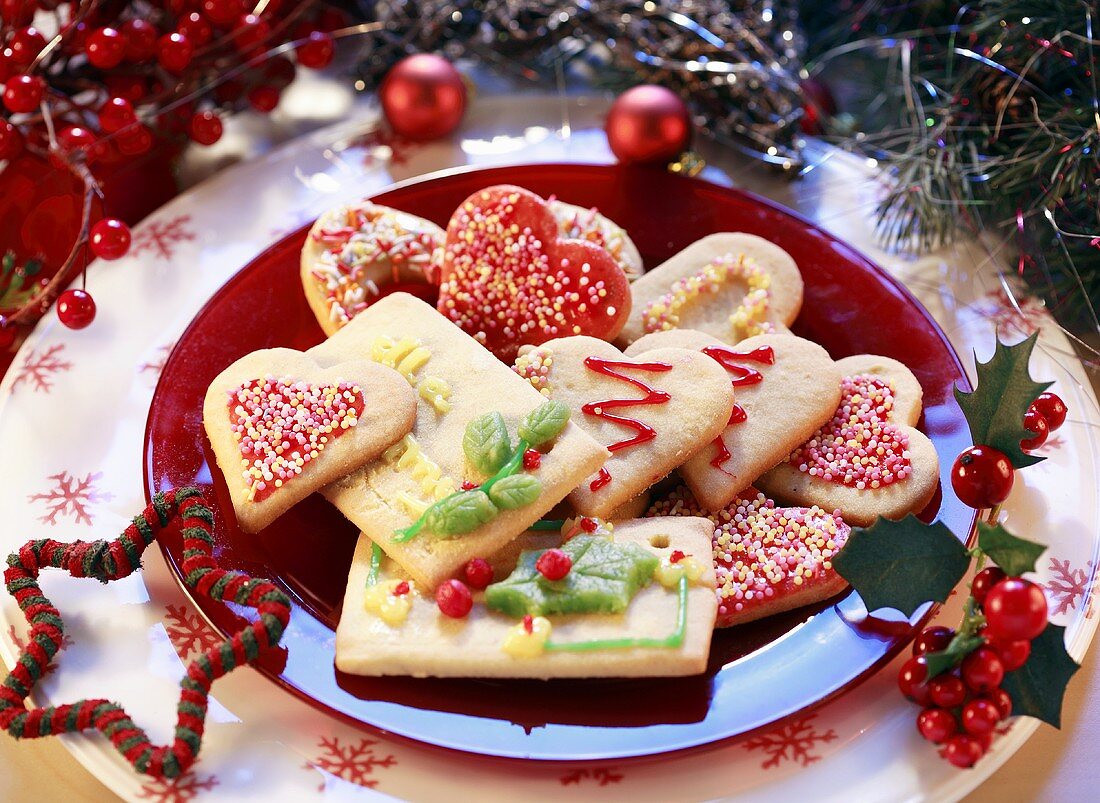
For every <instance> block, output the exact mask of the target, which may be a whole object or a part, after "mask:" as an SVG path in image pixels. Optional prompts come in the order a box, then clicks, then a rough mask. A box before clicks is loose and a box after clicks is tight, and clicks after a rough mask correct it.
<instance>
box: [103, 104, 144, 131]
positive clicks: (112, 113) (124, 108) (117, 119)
mask: <svg viewBox="0 0 1100 803" xmlns="http://www.w3.org/2000/svg"><path fill="white" fill-rule="evenodd" d="M135 119H137V118H136V116H135V115H134V104H132V103H131V102H130V101H129V100H127V99H126V98H118V97H116V98H108V99H107V101H106V102H105V103H104V104H103V105H102V106H100V107H99V127H100V129H102V131H103V133H105V134H113V133H115V132H116V131H121V130H122V129H123V128H125V127H126V126H128V125H130V123H132V122H134V120H135Z"/></svg>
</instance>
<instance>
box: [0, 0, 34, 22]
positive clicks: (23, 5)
mask: <svg viewBox="0 0 1100 803" xmlns="http://www.w3.org/2000/svg"><path fill="white" fill-rule="evenodd" d="M35 5H36V4H35V0H0V18H2V19H3V20H4V22H6V23H8V24H9V25H11V26H13V27H16V28H21V27H23V26H24V25H30V24H31V20H33V19H34V11H35Z"/></svg>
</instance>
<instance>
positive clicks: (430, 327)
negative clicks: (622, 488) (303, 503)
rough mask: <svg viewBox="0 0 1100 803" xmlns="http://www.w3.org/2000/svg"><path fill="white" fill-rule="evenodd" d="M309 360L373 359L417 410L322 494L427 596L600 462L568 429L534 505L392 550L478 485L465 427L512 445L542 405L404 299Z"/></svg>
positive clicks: (589, 442) (500, 367) (364, 318)
mask: <svg viewBox="0 0 1100 803" xmlns="http://www.w3.org/2000/svg"><path fill="white" fill-rule="evenodd" d="M310 355H311V356H313V357H314V358H315V359H316V360H317V361H318V362H320V363H321V364H323V365H329V364H333V363H339V362H342V361H344V360H346V359H348V358H349V357H350V356H352V355H354V356H357V357H359V358H366V359H375V360H378V361H381V362H383V363H384V364H387V365H390V366H392V367H394V368H396V370H397V371H398V372H399V373H400V374H402V375H403V376H404V377H405V378H406V379H407V380H408V383H409V384H410V385H413V386H414V387H415V389H416V393H417V395H418V396H419V399H420V403H419V407H418V410H417V415H416V424H415V426H414V427H413V429H412V432H410V433H409V434H408V435H407V436H406V437H405V438H403V439H402V440H401V441H400V442H398V443H397V444H396V445H395V446H394V447H392V448H391V449H389V450H387V452H386V453H385V454H384V455H383V456H382V457H381V458H380V459H378V460H376V461H375V462H374V463H372V464H371V465H369V466H366V467H364V468H362V469H360V470H359V471H356V472H354V473H352V474H350V475H349V476H346V477H344V478H342V479H340V480H339V481H338V482H335V483H333V484H332V485H330V486H329V487H328V488H326V489H325V490H324V494H325V496H326V497H327V498H328V499H329V500H330V501H331V502H333V504H335V505H336V506H337V507H338V508H339V509H340V511H341V512H342V513H343V514H344V515H345V516H347V517H348V519H350V520H351V521H352V522H353V523H354V524H355V525H356V526H357V527H359V529H361V530H362V531H363V532H364V533H366V534H367V536H368V537H369V538H370V539H371V540H373V541H374V542H376V543H378V544H380V545H381V547H382V548H383V549H384V550H385V551H386V554H387V555H389V556H390V557H391V558H393V559H394V560H395V561H396V562H397V563H399V564H400V565H401V566H402V567H403V568H404V569H405V571H407V572H408V573H409V574H410V575H411V576H412V577H414V578H416V580H417V581H418V582H419V583H421V584H422V585H426V586H427V587H429V588H434V587H435V586H436V585H437V584H438V583H439V582H440V581H442V580H443V579H445V578H447V577H449V576H451V575H453V574H454V573H455V572H456V571H457V570H458V569H459V568H460V567H461V566H463V565H464V564H465V563H466V561H468V560H469V559H470V558H474V557H485V556H487V555H492V554H493V553H494V552H497V551H498V550H499V549H501V548H502V547H503V546H504V545H505V544H506V543H508V541H510V540H512V539H513V538H515V537H516V536H517V535H519V534H520V533H522V532H523V531H524V530H526V529H527V528H528V526H530V525H531V524H532V523H533V522H535V521H537V520H538V519H539V518H541V517H542V516H543V514H544V513H546V512H547V511H548V510H550V509H551V508H552V507H553V506H554V505H555V504H557V503H558V502H559V501H561V499H563V498H564V497H565V495H566V494H567V493H568V492H569V491H570V490H572V489H573V488H574V487H576V485H577V484H578V483H579V482H581V480H582V479H583V478H584V477H586V476H588V475H589V474H591V473H592V472H593V471H596V470H598V469H599V468H600V466H601V465H602V464H603V462H604V460H605V459H606V457H607V452H606V450H605V449H604V448H603V447H602V446H600V445H599V444H598V443H596V442H595V441H594V440H593V439H592V438H590V437H589V436H588V435H586V434H585V433H584V432H583V430H582V429H581V428H580V427H579V426H577V424H575V423H573V422H570V423H568V424H566V425H565V428H564V430H563V431H562V432H561V434H560V435H558V436H557V438H556V439H555V440H554V441H553V444H552V445H551V446H548V447H546V451H545V453H544V454H543V455H542V456H541V459H540V463H539V467H538V468H537V469H536V470H534V471H532V472H531V474H532V475H533V476H535V477H537V479H538V481H539V483H540V484H541V492H540V493H539V495H538V498H537V499H536V500H535V501H533V502H531V503H529V504H525V505H522V506H521V507H518V508H516V509H513V510H502V511H500V514H499V515H496V516H494V517H493V518H492V519H491V520H490V521H487V522H485V523H484V524H482V525H481V526H479V527H476V528H475V529H474V530H472V531H471V532H467V533H465V534H462V535H455V536H454V537H439V536H438V535H433V534H431V533H428V532H422V533H420V534H418V535H416V536H415V537H413V538H412V539H411V540H409V541H405V542H400V541H397V540H395V537H397V536H396V534H397V533H398V531H400V530H403V529H404V528H407V527H409V526H411V525H413V524H414V523H415V522H416V521H417V520H418V519H419V518H420V517H421V515H422V512H423V511H424V509H425V508H427V507H430V506H431V505H432V504H433V503H435V502H437V501H439V500H442V499H444V498H446V497H448V496H450V495H451V494H453V493H455V492H457V491H459V490H461V488H462V484H463V482H466V481H469V482H471V483H474V484H475V485H476V484H478V483H481V482H482V481H483V480H484V479H485V475H484V474H483V473H481V472H479V471H477V470H476V469H475V468H474V467H473V466H471V465H469V464H468V462H467V459H466V457H465V454H464V451H463V437H464V435H465V431H466V426H467V424H468V423H469V422H470V421H471V420H472V419H475V418H478V417H479V416H482V415H484V414H486V413H491V412H498V413H500V414H501V416H502V417H503V420H504V422H505V424H506V425H507V430H508V432H509V434H510V435H511V437H512V439H513V441H515V438H516V431H517V427H518V425H519V423H520V421H521V420H522V419H523V418H524V417H525V416H526V415H527V414H528V413H530V412H531V411H532V410H534V409H535V408H536V407H539V406H540V404H541V403H543V402H544V401H546V400H545V398H544V397H542V396H540V395H539V394H538V393H537V392H535V391H534V390H533V389H532V388H531V387H530V386H529V385H528V384H527V383H525V382H523V381H522V380H521V379H519V378H518V377H517V376H516V375H515V374H514V373H513V372H512V371H511V370H509V368H508V366H506V365H504V364H503V363H501V362H500V361H499V360H497V359H496V358H495V357H493V355H492V354H490V353H489V352H488V351H486V350H485V349H484V348H482V347H481V346H480V345H478V344H477V343H476V342H475V341H474V340H473V339H472V338H470V337H469V336H468V335H466V334H464V333H463V332H462V331H460V330H459V329H458V328H457V327H456V326H455V325H454V324H452V323H450V322H449V321H448V320H447V319H445V318H444V317H443V316H441V315H440V314H439V313H438V312H436V311H435V310H434V309H432V308H431V307H430V306H429V305H427V304H425V303H424V302H423V301H420V300H419V299H416V298H414V297H412V296H410V295H407V294H405V293H395V294H393V295H390V296H386V297H385V298H382V299H381V300H379V301H378V302H377V303H375V304H372V305H371V306H370V307H369V308H368V309H367V310H365V311H364V312H362V313H361V314H360V315H358V316H357V317H356V318H355V319H354V320H352V321H351V323H349V324H348V325H347V326H345V327H344V328H343V329H341V330H340V331H339V332H337V333H336V334H335V335H333V336H332V337H330V338H329V339H328V340H327V341H325V342H324V343H322V344H320V345H318V346H315V347H314V348H313V349H312V350H311V351H310Z"/></svg>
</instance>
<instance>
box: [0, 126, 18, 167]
mask: <svg viewBox="0 0 1100 803" xmlns="http://www.w3.org/2000/svg"><path fill="white" fill-rule="evenodd" d="M22 152H23V135H22V134H20V133H19V129H18V128H16V127H15V126H13V125H12V124H11V123H9V122H8V121H7V120H0V159H9V160H10V159H14V158H15V157H16V156H18V155H19V154H21V153H22Z"/></svg>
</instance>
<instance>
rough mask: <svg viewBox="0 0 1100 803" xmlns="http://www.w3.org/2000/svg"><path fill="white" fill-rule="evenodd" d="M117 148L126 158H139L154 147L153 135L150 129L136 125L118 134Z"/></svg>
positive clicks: (116, 139)
mask: <svg viewBox="0 0 1100 803" xmlns="http://www.w3.org/2000/svg"><path fill="white" fill-rule="evenodd" d="M115 147H117V148H118V150H119V152H120V153H123V154H125V155H126V156H137V155H138V154H141V153H145V152H146V151H148V150H149V149H150V148H152V147H153V135H152V134H151V133H150V132H149V129H148V128H146V127H145V126H143V125H141V124H140V123H135V124H133V125H131V126H129V127H128V128H125V129H123V130H122V131H119V132H118V134H117V135H116V138H115Z"/></svg>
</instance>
